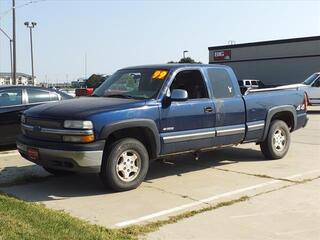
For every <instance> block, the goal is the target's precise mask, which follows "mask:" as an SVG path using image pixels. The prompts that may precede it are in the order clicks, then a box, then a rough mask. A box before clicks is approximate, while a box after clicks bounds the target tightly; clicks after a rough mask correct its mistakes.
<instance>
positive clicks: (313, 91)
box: [278, 72, 320, 105]
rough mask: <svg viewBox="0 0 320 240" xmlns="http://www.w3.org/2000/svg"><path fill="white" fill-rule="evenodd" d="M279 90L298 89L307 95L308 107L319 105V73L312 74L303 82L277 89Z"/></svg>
mask: <svg viewBox="0 0 320 240" xmlns="http://www.w3.org/2000/svg"><path fill="white" fill-rule="evenodd" d="M278 88H280V89H289V88H298V89H301V90H303V91H305V92H306V93H307V97H308V102H309V104H310V105H315V104H320V72H317V73H314V74H312V75H311V76H310V77H308V78H307V79H306V80H305V81H303V82H302V83H298V84H289V85H284V86H280V87H278Z"/></svg>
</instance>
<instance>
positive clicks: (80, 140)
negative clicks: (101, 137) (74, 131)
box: [63, 134, 94, 143]
mask: <svg viewBox="0 0 320 240" xmlns="http://www.w3.org/2000/svg"><path fill="white" fill-rule="evenodd" d="M63 141H64V142H78V143H89V142H93V141H94V135H93V134H92V135H84V136H63Z"/></svg>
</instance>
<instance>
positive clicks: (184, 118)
mask: <svg viewBox="0 0 320 240" xmlns="http://www.w3.org/2000/svg"><path fill="white" fill-rule="evenodd" d="M174 89H182V90H186V91H187V93H188V99H187V100H186V101H171V100H169V103H163V105H162V108H161V110H160V118H161V120H160V132H161V139H162V151H161V154H168V153H175V152H183V151H188V150H193V149H201V148H206V147H210V146H212V145H213V139H214V136H215V129H214V126H215V109H214V104H213V101H212V99H210V98H209V93H208V89H207V84H206V82H205V80H204V78H203V76H202V73H201V72H200V71H199V70H185V71H180V72H179V73H178V74H177V75H176V77H175V79H174V80H173V82H172V84H171V87H170V89H168V95H170V94H171V92H172V91H173V90H174Z"/></svg>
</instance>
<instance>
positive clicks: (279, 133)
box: [272, 128, 287, 152]
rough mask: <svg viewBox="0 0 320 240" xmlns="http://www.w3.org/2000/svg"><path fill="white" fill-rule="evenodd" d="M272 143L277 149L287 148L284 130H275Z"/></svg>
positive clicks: (279, 150)
mask: <svg viewBox="0 0 320 240" xmlns="http://www.w3.org/2000/svg"><path fill="white" fill-rule="evenodd" d="M272 144H273V147H274V149H275V150H276V151H278V152H281V151H283V150H284V149H285V147H286V144H287V137H286V133H285V131H284V130H282V129H280V128H278V129H276V130H275V131H274V133H273V137H272Z"/></svg>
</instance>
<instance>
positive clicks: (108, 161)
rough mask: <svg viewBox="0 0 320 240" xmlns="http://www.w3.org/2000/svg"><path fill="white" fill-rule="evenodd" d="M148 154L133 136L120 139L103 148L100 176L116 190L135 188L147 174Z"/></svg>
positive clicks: (109, 186)
mask: <svg viewBox="0 0 320 240" xmlns="http://www.w3.org/2000/svg"><path fill="white" fill-rule="evenodd" d="M148 169H149V155H148V151H147V149H146V148H145V146H144V145H143V144H142V143H141V142H140V141H138V140H136V139H134V138H123V139H120V140H118V141H116V142H114V143H113V144H111V145H110V146H108V147H107V149H106V150H105V153H104V156H103V160H102V166H101V173H100V178H101V180H102V182H103V184H104V185H105V186H106V187H108V188H112V189H113V190H116V191H127V190H131V189H135V188H137V187H138V186H139V185H140V184H141V183H142V181H143V180H144V178H145V177H146V175H147V172H148Z"/></svg>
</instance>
